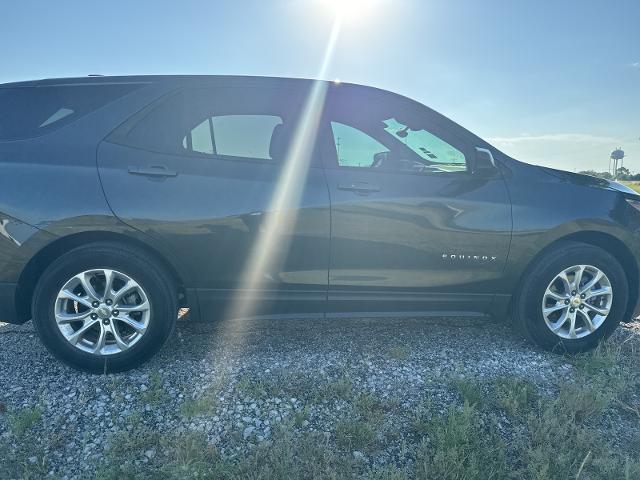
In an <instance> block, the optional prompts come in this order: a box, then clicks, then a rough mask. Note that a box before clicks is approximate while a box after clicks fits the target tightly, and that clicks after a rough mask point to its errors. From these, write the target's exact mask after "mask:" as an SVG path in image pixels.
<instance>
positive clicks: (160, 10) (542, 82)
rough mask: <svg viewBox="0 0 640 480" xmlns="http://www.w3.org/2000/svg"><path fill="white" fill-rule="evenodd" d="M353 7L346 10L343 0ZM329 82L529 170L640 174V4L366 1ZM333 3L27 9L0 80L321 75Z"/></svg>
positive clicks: (3, 56)
mask: <svg viewBox="0 0 640 480" xmlns="http://www.w3.org/2000/svg"><path fill="white" fill-rule="evenodd" d="M343 1H349V0H343ZM359 3H364V4H367V3H368V5H365V6H364V7H363V8H361V9H360V10H359V11H358V12H357V13H355V14H354V12H350V14H349V15H348V16H346V17H345V18H344V20H343V23H342V29H341V31H340V35H339V37H338V41H337V45H336V49H335V51H334V54H333V56H332V58H331V63H330V64H329V68H328V71H327V73H326V77H327V78H329V79H335V78H339V79H341V80H343V81H350V82H356V83H364V84H368V85H375V86H378V87H382V88H386V89H389V90H393V91H396V92H399V93H402V94H405V95H407V96H410V97H413V98H415V99H417V100H420V101H422V102H423V103H425V104H427V105H429V106H431V107H432V108H435V109H436V110H438V111H440V112H441V113H443V114H445V115H447V116H448V117H450V118H452V119H454V120H456V121H457V122H458V123H460V124H462V125H464V126H465V127H467V128H469V129H470V130H472V131H474V132H475V133H477V134H479V135H480V136H482V137H484V138H487V139H488V140H489V141H492V143H494V144H495V145H496V146H498V147H499V148H501V149H502V150H504V151H505V152H507V153H509V154H511V155H513V156H515V157H517V158H520V159H522V160H524V161H528V162H531V163H538V164H546V165H551V166H556V167H559V168H564V169H569V170H582V169H587V168H591V169H598V170H606V167H607V159H608V155H609V153H610V151H611V150H612V149H613V148H615V147H618V146H622V147H623V148H624V150H625V151H626V152H627V160H626V163H625V165H626V166H628V167H629V168H630V169H631V170H635V171H640V2H639V1H637V0H615V1H599V0H581V1H578V0H555V1H552V0H538V1H533V0H528V1H525V0H521V1H511V0H482V1H479V0H449V1H446V0H370V1H369V2H367V1H366V0H359ZM332 4H335V0H334V1H333V2H332V1H331V0H261V1H260V0H233V1H232V0H229V1H227V0H224V1H222V0H199V1H189V0H183V1H181V2H162V1H131V0H130V1H116V0H110V1H109V2H99V3H98V2H87V1H76V0H68V1H59V2H51V1H41V2H37V1H22V2H7V3H6V4H5V5H3V8H2V14H1V16H0V82H8V81H14V80H23V79H32V78H45V77H60V76H82V75H87V74H89V73H102V74H147V73H149V74H152V73H202V74H217V73H220V74H251V75H279V76H296V77H315V76H317V75H318V72H319V71H320V66H321V63H322V59H323V57H324V54H325V50H326V46H327V43H328V39H329V36H330V32H331V29H332V26H333V22H334V21H335V18H336V15H335V11H334V10H335V8H333V7H332Z"/></svg>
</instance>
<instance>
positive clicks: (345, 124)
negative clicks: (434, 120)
mask: <svg viewBox="0 0 640 480" xmlns="http://www.w3.org/2000/svg"><path fill="white" fill-rule="evenodd" d="M385 100H386V99H384V98H382V99H380V98H376V96H371V97H369V96H367V95H364V96H360V95H358V93H357V92H356V93H355V94H351V93H350V92H343V93H342V94H341V95H340V96H338V97H337V98H336V99H334V102H333V103H332V106H331V108H330V114H329V115H330V117H329V120H330V126H331V128H330V132H331V135H332V137H333V143H334V146H335V153H336V159H337V166H338V167H343V168H366V169H371V170H377V171H387V172H397V173H455V172H466V171H467V159H466V157H465V154H464V152H463V151H462V150H463V149H462V148H461V147H460V146H459V145H458V143H457V142H455V141H454V142H449V141H447V140H445V139H443V138H442V137H441V136H440V135H437V134H435V133H434V132H433V131H432V128H429V127H428V125H429V124H430V122H429V121H428V120H426V119H424V118H421V116H420V110H419V108H417V107H416V106H415V105H412V106H407V105H404V104H402V103H398V102H397V101H391V102H388V101H385ZM416 110H417V111H416ZM452 143H456V145H458V146H454V145H453V144H452Z"/></svg>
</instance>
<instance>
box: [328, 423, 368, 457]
mask: <svg viewBox="0 0 640 480" xmlns="http://www.w3.org/2000/svg"><path fill="white" fill-rule="evenodd" d="M376 437H377V435H376V429H375V427H374V425H372V424H371V423H370V422H366V421H363V420H360V419H356V418H349V419H342V420H340V421H338V424H337V425H336V443H337V445H338V447H339V448H341V449H343V450H346V451H348V452H352V451H354V450H357V451H360V452H365V453H370V452H372V451H374V450H375V449H376V448H377V447H378V442H377V438H376Z"/></svg>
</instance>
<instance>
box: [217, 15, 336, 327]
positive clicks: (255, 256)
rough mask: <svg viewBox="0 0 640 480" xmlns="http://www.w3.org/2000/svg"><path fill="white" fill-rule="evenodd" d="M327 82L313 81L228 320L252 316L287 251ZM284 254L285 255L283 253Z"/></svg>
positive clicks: (332, 40) (330, 46) (324, 69)
mask: <svg viewBox="0 0 640 480" xmlns="http://www.w3.org/2000/svg"><path fill="white" fill-rule="evenodd" d="M340 26H341V22H340V20H339V19H336V20H335V22H334V25H333V28H332V31H331V35H330V37H329V41H328V43H327V48H326V50H325V54H324V59H323V61H322V65H321V68H320V71H319V75H318V78H324V77H326V75H327V73H328V70H329V66H330V64H331V59H332V57H333V53H334V51H335V46H336V43H337V41H338V36H339V33H340ZM327 88H328V83H327V82H324V81H316V82H314V83H313V84H312V88H311V90H310V93H309V96H308V98H307V99H306V101H305V104H304V108H303V112H302V115H301V117H300V121H299V123H298V125H297V126H296V129H295V132H294V135H293V138H292V141H291V144H290V146H289V150H288V152H287V154H286V156H285V162H284V167H283V169H282V173H281V174H280V177H279V179H278V182H277V184H276V188H275V190H274V193H273V196H272V198H271V200H270V204H269V208H268V210H267V214H266V215H265V220H264V222H263V224H262V227H261V230H260V233H259V235H258V238H257V239H256V242H255V244H254V245H253V247H252V250H251V254H250V256H249V257H248V260H247V262H246V264H245V267H244V270H243V273H242V276H241V284H240V288H239V289H238V294H237V295H236V296H235V298H234V299H233V301H232V303H231V306H230V308H229V310H228V312H227V314H226V315H225V317H226V319H227V320H231V319H234V320H242V319H247V318H249V317H251V316H252V315H254V314H255V312H256V310H257V307H258V306H259V305H258V302H259V301H260V299H259V296H258V295H257V293H258V291H259V289H260V287H261V284H262V283H263V274H264V272H266V271H274V269H275V270H277V266H275V267H274V266H273V265H272V264H271V262H274V261H275V260H276V259H278V257H279V255H277V252H287V251H288V248H289V245H283V243H282V242H283V240H285V239H287V240H288V241H290V240H291V236H290V235H287V232H291V231H292V230H293V228H294V224H295V222H296V220H297V218H296V212H297V209H298V207H299V205H300V200H301V198H302V194H303V190H304V183H305V182H304V181H302V179H304V178H306V176H307V171H308V169H309V165H310V163H311V159H312V155H313V151H314V147H315V139H316V137H317V133H318V128H319V126H320V119H321V117H322V112H323V109H324V104H325V99H326V94H327ZM285 254H286V253H285Z"/></svg>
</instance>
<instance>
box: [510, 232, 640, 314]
mask: <svg viewBox="0 0 640 480" xmlns="http://www.w3.org/2000/svg"><path fill="white" fill-rule="evenodd" d="M566 242H578V243H584V244H587V245H592V246H594V247H599V248H602V249H603V250H605V251H606V252H608V253H609V254H611V255H613V256H614V257H615V259H616V260H618V262H619V263H620V266H621V267H622V269H623V270H624V272H625V275H626V276H627V280H628V282H629V299H628V302H627V309H626V311H625V317H624V318H625V319H627V318H629V317H630V316H632V315H633V310H634V307H635V305H636V304H637V303H638V296H639V290H640V272H639V268H638V262H637V261H636V259H635V257H634V255H633V253H632V252H631V250H630V249H629V247H627V245H626V244H625V243H624V242H623V241H622V240H620V239H619V238H617V237H615V236H614V235H611V234H608V233H604V232H599V231H580V232H575V233H571V234H568V235H565V236H562V237H560V238H557V239H555V240H553V241H552V242H551V243H549V244H548V245H546V246H545V247H544V248H543V249H542V250H540V251H539V252H538V253H537V254H536V255H535V256H534V257H533V258H531V259H530V261H529V263H528V264H527V266H526V267H525V268H524V270H523V272H522V275H521V276H520V280H519V282H518V289H517V290H516V291H519V290H520V288H521V286H522V283H523V281H524V278H525V276H526V274H527V273H528V272H529V270H531V268H532V267H533V265H535V263H536V262H537V261H538V260H539V259H540V258H542V257H543V256H544V255H546V253H547V252H549V251H550V250H552V249H554V248H556V247H557V246H558V245H561V244H563V243H566Z"/></svg>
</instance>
